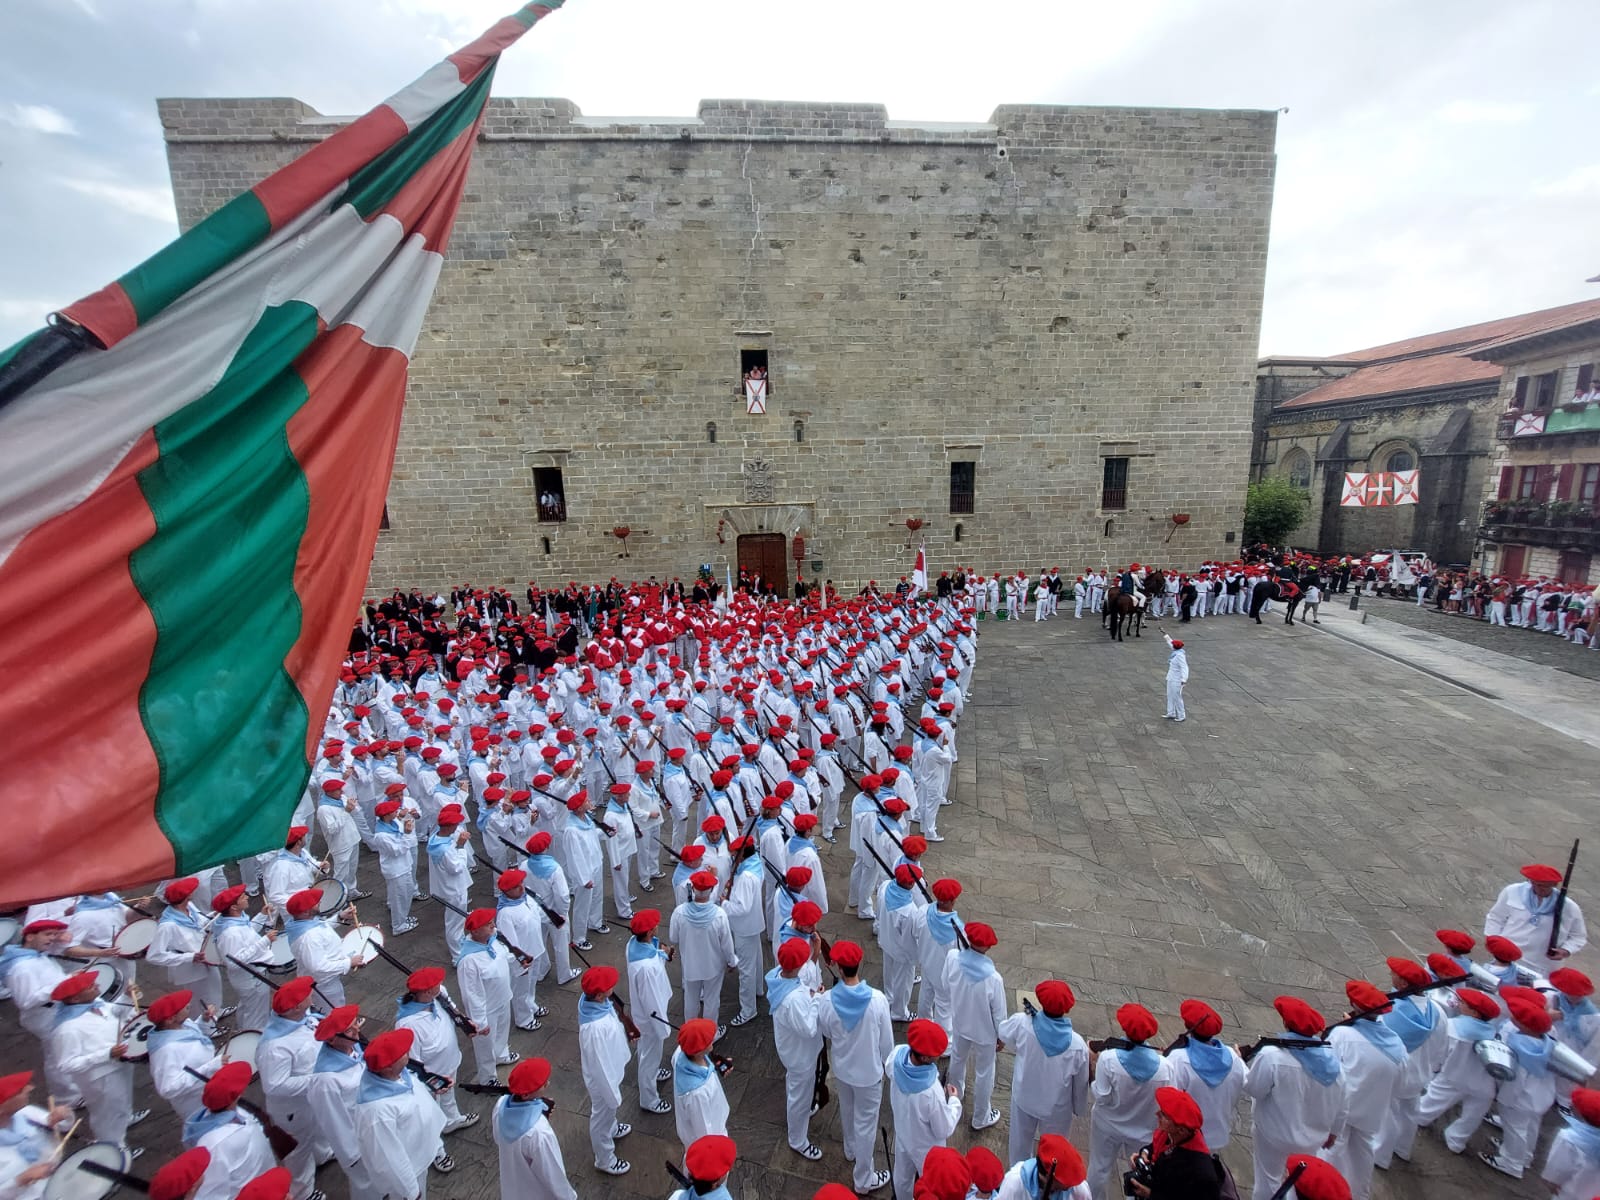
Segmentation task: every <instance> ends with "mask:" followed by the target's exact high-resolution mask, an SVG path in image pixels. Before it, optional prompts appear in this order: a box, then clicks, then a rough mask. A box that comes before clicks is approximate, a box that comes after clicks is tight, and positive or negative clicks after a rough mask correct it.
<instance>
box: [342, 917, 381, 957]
mask: <svg viewBox="0 0 1600 1200" xmlns="http://www.w3.org/2000/svg"><path fill="white" fill-rule="evenodd" d="M341 944H342V946H343V948H344V953H345V955H346V956H347V957H349V958H356V959H360V960H361V965H362V966H363V967H364V966H366V965H367V964H368V963H370V962H371V961H372V960H373V959H375V958H377V957H378V951H377V949H376V947H378V946H381V945H383V930H381V929H379V928H378V927H377V926H376V925H363V926H361V927H360V928H359V929H352V930H351V931H350V932H349V933H347V934H345V935H344V938H343V940H342V943H341Z"/></svg>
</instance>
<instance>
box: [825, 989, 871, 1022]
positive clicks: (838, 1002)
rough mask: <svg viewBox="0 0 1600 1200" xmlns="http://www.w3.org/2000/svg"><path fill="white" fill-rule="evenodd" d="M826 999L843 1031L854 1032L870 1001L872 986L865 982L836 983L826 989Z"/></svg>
mask: <svg viewBox="0 0 1600 1200" xmlns="http://www.w3.org/2000/svg"><path fill="white" fill-rule="evenodd" d="M828 999H829V1000H830V1001H832V1003H833V1011H834V1012H836V1013H838V1014H839V1023H840V1024H841V1025H843V1026H844V1030H845V1032H846V1033H854V1032H855V1028H856V1026H857V1025H859V1024H861V1018H862V1017H864V1016H865V1015H866V1013H867V1005H869V1004H871V1003H872V988H871V987H870V986H869V985H867V984H865V983H838V984H835V985H834V986H833V987H831V988H829V989H828Z"/></svg>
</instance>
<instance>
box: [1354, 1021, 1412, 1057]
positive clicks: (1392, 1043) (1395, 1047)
mask: <svg viewBox="0 0 1600 1200" xmlns="http://www.w3.org/2000/svg"><path fill="white" fill-rule="evenodd" d="M1353 1024H1354V1026H1355V1030H1356V1032H1357V1033H1359V1034H1360V1035H1361V1036H1362V1037H1364V1038H1366V1039H1367V1041H1369V1042H1371V1043H1372V1044H1373V1045H1374V1046H1376V1047H1377V1048H1378V1049H1379V1050H1381V1051H1382V1052H1383V1055H1384V1057H1385V1058H1387V1059H1388V1060H1389V1061H1390V1062H1393V1063H1404V1062H1405V1061H1406V1056H1407V1055H1408V1054H1409V1053H1410V1051H1409V1050H1408V1049H1407V1048H1406V1044H1405V1041H1404V1039H1402V1038H1401V1036H1400V1034H1399V1033H1398V1032H1396V1031H1395V1030H1393V1029H1391V1028H1389V1026H1388V1025H1386V1024H1385V1023H1384V1022H1382V1021H1369V1020H1367V1019H1366V1018H1362V1019H1361V1020H1359V1021H1355V1022H1353Z"/></svg>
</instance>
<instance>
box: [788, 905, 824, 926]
mask: <svg viewBox="0 0 1600 1200" xmlns="http://www.w3.org/2000/svg"><path fill="white" fill-rule="evenodd" d="M820 920H822V909H821V908H820V907H819V906H818V905H817V904H816V902H815V901H812V900H802V901H800V902H799V903H798V904H796V905H795V906H794V909H793V911H791V912H790V913H789V923H790V924H791V925H795V926H800V925H815V924H816V923H817V922H818V921H820Z"/></svg>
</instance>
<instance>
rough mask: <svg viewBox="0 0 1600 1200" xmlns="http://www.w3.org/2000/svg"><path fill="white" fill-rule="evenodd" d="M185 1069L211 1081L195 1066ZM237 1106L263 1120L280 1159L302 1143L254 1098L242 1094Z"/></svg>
mask: <svg viewBox="0 0 1600 1200" xmlns="http://www.w3.org/2000/svg"><path fill="white" fill-rule="evenodd" d="M184 1071H185V1072H187V1073H188V1074H190V1075H193V1076H194V1077H195V1078H196V1079H198V1080H200V1081H201V1082H202V1083H210V1082H211V1076H209V1075H202V1074H201V1073H200V1072H199V1071H196V1070H195V1069H194V1068H193V1067H184ZM235 1107H237V1108H239V1109H240V1110H242V1111H244V1112H247V1113H249V1114H250V1115H251V1116H252V1117H254V1118H255V1119H256V1120H258V1121H260V1122H261V1128H262V1130H263V1132H265V1133H266V1135H267V1141H268V1143H270V1144H271V1146H272V1153H273V1154H274V1155H276V1156H277V1157H278V1158H279V1159H280V1160H281V1159H285V1158H288V1157H289V1155H291V1154H293V1153H294V1152H295V1148H296V1147H297V1146H299V1145H300V1139H299V1138H297V1137H295V1136H294V1134H292V1133H290V1132H289V1131H288V1130H287V1129H285V1128H283V1126H281V1125H279V1124H278V1123H277V1122H276V1121H274V1120H273V1119H272V1117H271V1116H269V1115H268V1113H267V1110H266V1109H264V1108H262V1107H261V1106H260V1105H259V1104H257V1103H255V1102H254V1101H253V1100H246V1099H245V1098H244V1097H243V1096H241V1097H239V1100H238V1102H237V1104H236V1105H235Z"/></svg>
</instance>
